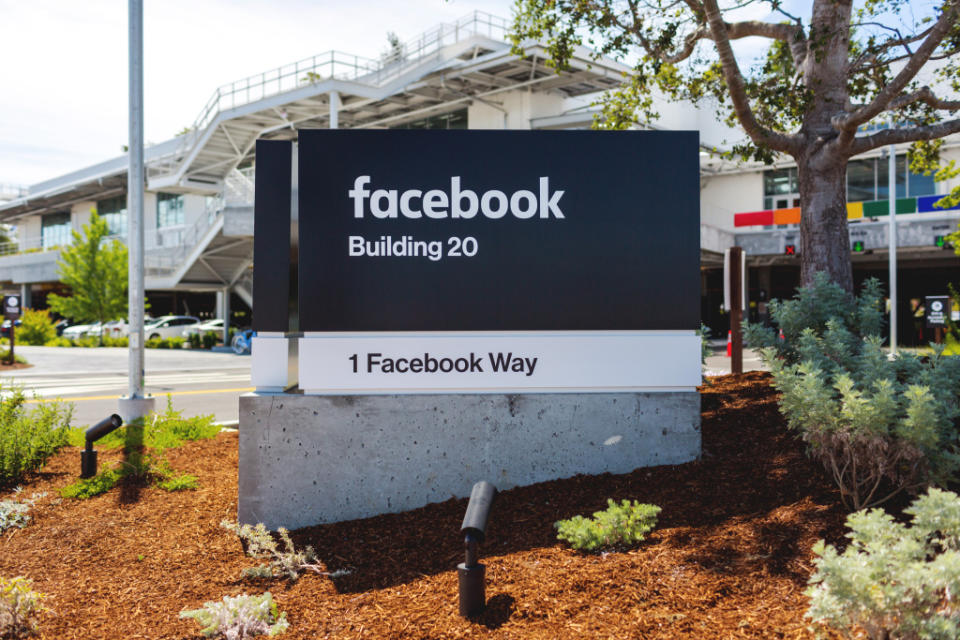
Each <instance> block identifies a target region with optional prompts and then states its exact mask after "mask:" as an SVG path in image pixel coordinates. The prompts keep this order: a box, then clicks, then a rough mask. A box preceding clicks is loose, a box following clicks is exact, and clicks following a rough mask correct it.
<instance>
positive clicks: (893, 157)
mask: <svg viewBox="0 0 960 640" xmlns="http://www.w3.org/2000/svg"><path fill="white" fill-rule="evenodd" d="M890 128H891V129H892V128H893V119H892V118H891V119H890ZM888 153H889V155H890V158H889V164H888V165H887V184H888V187H887V188H888V190H889V192H890V221H889V222H890V228H889V234H890V235H889V237H890V240H889V245H890V265H889V266H890V275H889V277H890V353H891V354H896V353H897V146H896V145H893V144H892V145H890V150H889V152H888Z"/></svg>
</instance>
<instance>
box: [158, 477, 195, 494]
mask: <svg viewBox="0 0 960 640" xmlns="http://www.w3.org/2000/svg"><path fill="white" fill-rule="evenodd" d="M157 486H158V487H160V488H161V489H163V490H164V491H187V490H193V489H196V488H197V487H199V486H200V483H199V482H198V481H197V476H193V475H190V474H189V473H181V474H180V475H174V474H171V475H169V476H167V477H166V478H165V479H163V480H160V481H159V482H157Z"/></svg>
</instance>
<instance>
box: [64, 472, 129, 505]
mask: <svg viewBox="0 0 960 640" xmlns="http://www.w3.org/2000/svg"><path fill="white" fill-rule="evenodd" d="M121 478H123V471H122V468H113V469H104V470H103V471H101V472H100V473H98V474H97V475H95V476H93V477H92V478H80V479H79V480H77V481H76V482H73V483H72V484H68V485H67V486H65V487H64V488H62V489H60V495H61V496H62V497H64V498H76V499H78V500H86V499H87V498H92V497H94V496H98V495H100V494H101V493H106V492H107V491H110V489H113V488H114V487H115V486H117V483H118V482H120V480H121Z"/></svg>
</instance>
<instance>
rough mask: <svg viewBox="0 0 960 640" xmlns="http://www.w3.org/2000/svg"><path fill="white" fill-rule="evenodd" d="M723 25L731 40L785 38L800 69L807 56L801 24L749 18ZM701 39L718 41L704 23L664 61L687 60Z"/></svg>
mask: <svg viewBox="0 0 960 640" xmlns="http://www.w3.org/2000/svg"><path fill="white" fill-rule="evenodd" d="M723 25H724V27H725V28H726V33H727V37H728V38H729V39H730V40H739V39H741V38H749V37H751V36H760V37H762V38H770V39H772V40H783V41H784V42H786V43H787V45H788V46H789V47H790V55H791V56H793V65H794V66H795V67H797V68H798V69H799V68H800V65H801V64H802V63H803V60H804V59H805V58H806V56H807V37H806V34H805V33H804V32H803V27H802V26H800V25H799V24H796V25H791V24H773V23H770V22H760V21H759V20H747V21H744V22H732V23H731V22H724V23H723ZM700 40H714V41H716V38H715V37H714V34H713V32H712V31H711V29H710V27H709V26H707V25H703V26H701V27H700V28H698V29H696V30H695V31H693V32H692V33H690V34H688V35H687V37H686V38H684V42H683V49H681V50H680V51H679V52H678V53H675V54H673V55H671V56H664V57H663V61H664V62H668V63H675V62H680V61H681V60H686V59H687V58H689V57H690V55H691V54H692V53H693V49H694V47H696V45H697V42H699V41H700ZM651 53H652V52H651Z"/></svg>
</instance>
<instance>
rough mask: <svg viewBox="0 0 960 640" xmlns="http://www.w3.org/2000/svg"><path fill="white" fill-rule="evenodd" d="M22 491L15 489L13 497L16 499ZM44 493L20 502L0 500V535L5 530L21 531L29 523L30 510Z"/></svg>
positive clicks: (18, 488) (19, 488)
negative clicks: (16, 529) (15, 529)
mask: <svg viewBox="0 0 960 640" xmlns="http://www.w3.org/2000/svg"><path fill="white" fill-rule="evenodd" d="M22 491H23V489H22V488H21V487H17V488H15V489H14V490H13V497H14V498H17V497H18V496H19V495H20V493H22ZM46 495H47V494H46V493H35V494H33V495H32V496H30V498H29V499H27V498H23V499H20V500H16V499H11V500H0V533H3V532H4V531H6V530H7V529H13V528H14V527H16V528H18V529H23V528H24V527H25V526H27V523H28V522H30V515H29V514H30V508H31V507H33V505H34V503H35V502H36V501H37V500H39V499H40V498H43V497H44V496H46Z"/></svg>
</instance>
